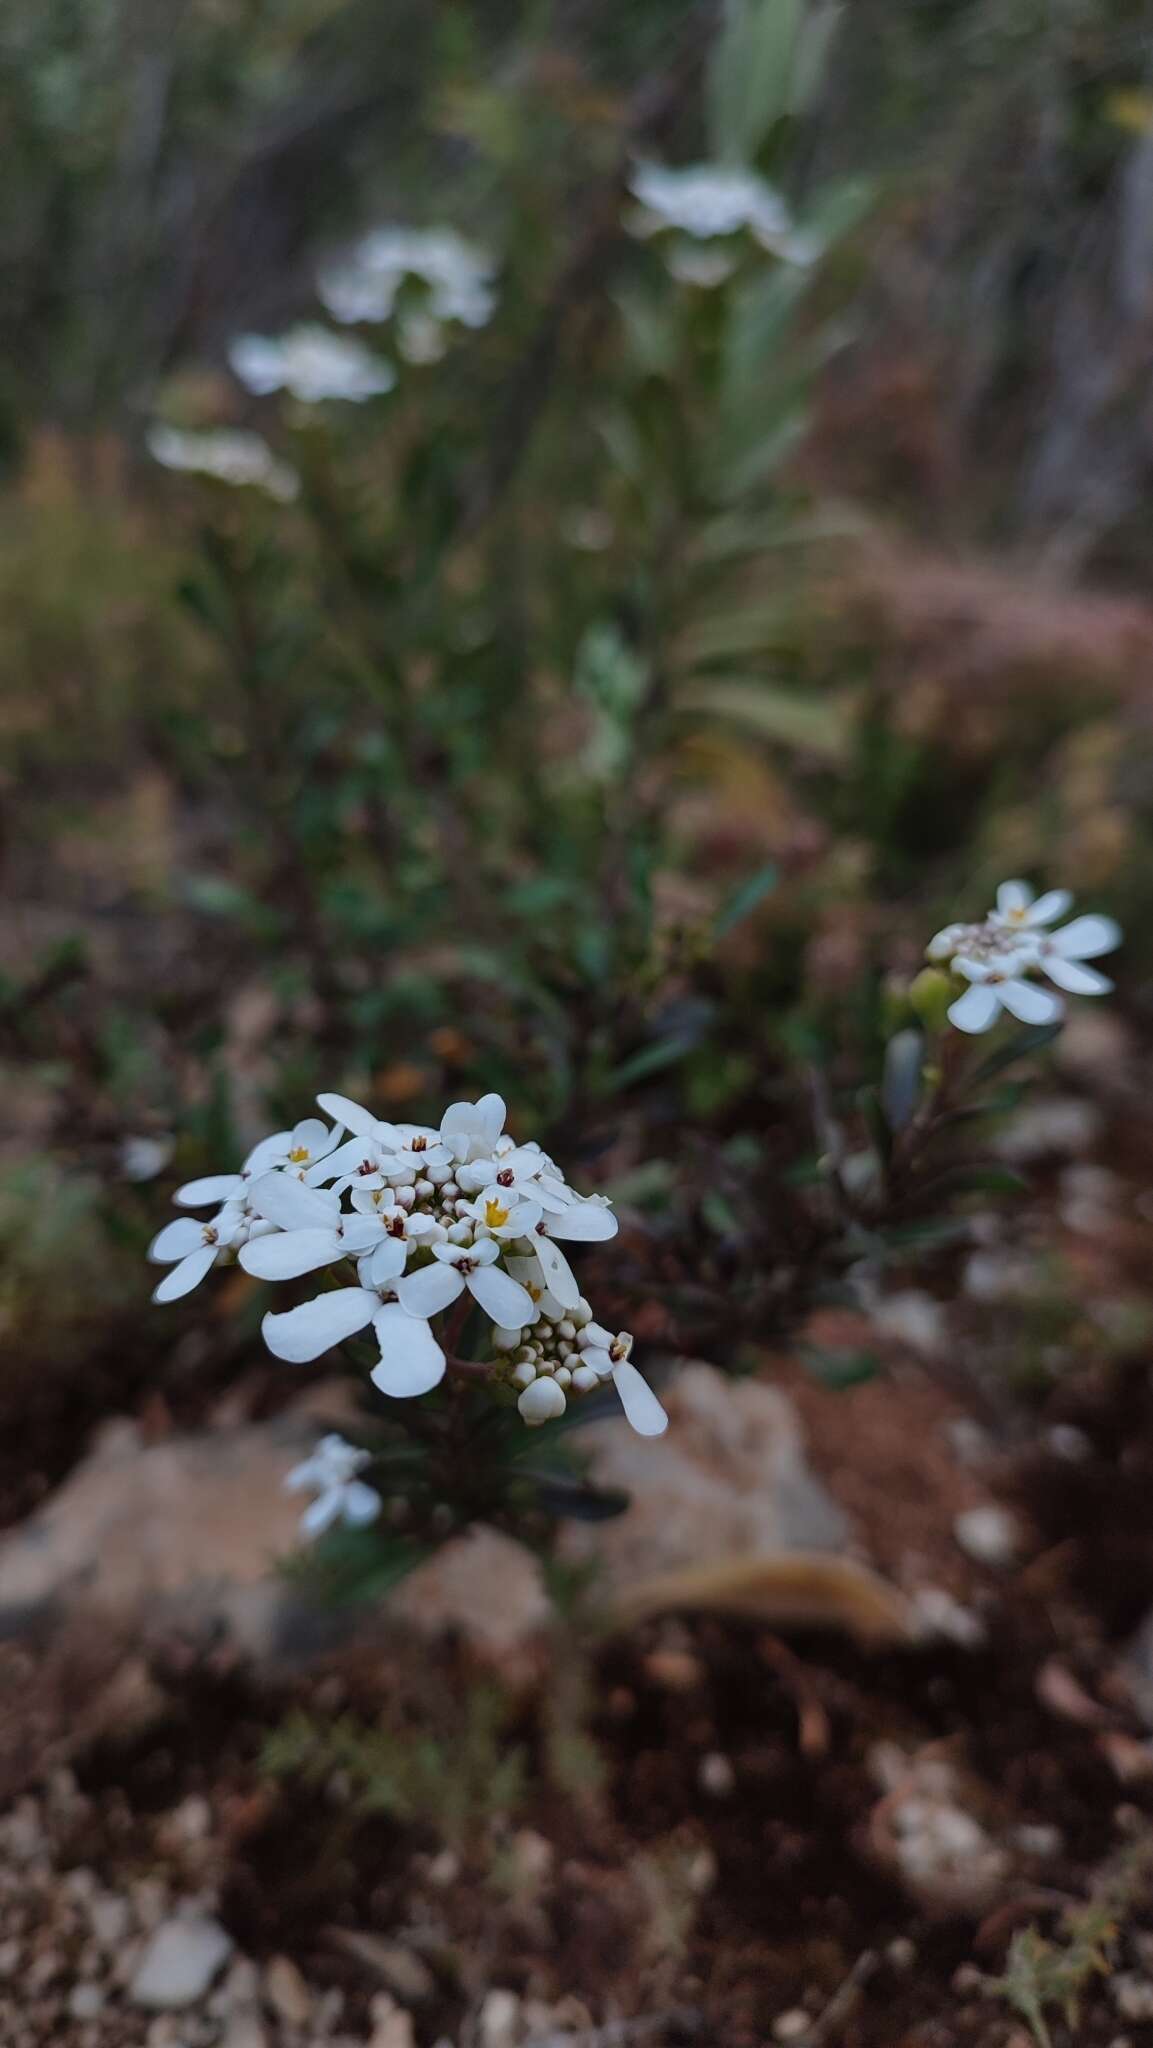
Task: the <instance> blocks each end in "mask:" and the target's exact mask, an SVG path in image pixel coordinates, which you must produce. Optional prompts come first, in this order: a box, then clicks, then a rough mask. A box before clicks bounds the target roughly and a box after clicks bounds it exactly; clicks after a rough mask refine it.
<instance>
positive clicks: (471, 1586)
mask: <svg viewBox="0 0 1153 2048" xmlns="http://www.w3.org/2000/svg"><path fill="white" fill-rule="evenodd" d="M389 1611H390V1614H392V1615H393V1616H395V1617H397V1618H398V1619H400V1620H403V1621H405V1622H407V1623H408V1624H409V1625H410V1626H411V1627H413V1628H415V1629H417V1630H419V1631H420V1632H421V1633H422V1634H424V1635H441V1634H443V1633H445V1631H447V1630H452V1631H453V1632H454V1633H458V1634H460V1635H462V1636H464V1637H465V1639H466V1640H467V1641H468V1643H469V1644H470V1645H471V1647H472V1648H473V1649H474V1650H476V1651H478V1653H479V1654H480V1655H481V1656H483V1657H484V1658H486V1659H487V1660H489V1661H490V1662H492V1663H494V1664H498V1665H501V1666H502V1667H504V1666H505V1665H506V1663H507V1661H508V1660H509V1659H510V1658H512V1656H513V1653H514V1652H516V1651H517V1650H520V1649H522V1648H523V1647H524V1646H525V1645H526V1644H528V1643H530V1642H532V1641H533V1639H534V1638H535V1637H537V1636H538V1635H539V1634H540V1633H541V1632H542V1631H543V1630H544V1628H545V1627H546V1626H547V1624H548V1622H549V1620H550V1617H551V1614H552V1607H551V1603H550V1601H549V1597H548V1594H547V1592H546V1591H545V1585H544V1580H543V1579H542V1577H541V1573H540V1567H539V1565H538V1564H537V1561H536V1559H535V1558H534V1557H533V1556H532V1554H531V1552H530V1551H528V1550H526V1549H525V1548H524V1545H523V1544H520V1543H514V1542H513V1540H512V1538H511V1537H510V1536H503V1535H501V1533H500V1531H499V1530H497V1529H488V1528H484V1527H481V1526H476V1527H473V1528H471V1529H468V1530H466V1531H465V1533H464V1535H462V1536H457V1537H454V1538H453V1540H452V1541H451V1542H449V1543H446V1544H444V1545H443V1547H442V1548H441V1549H440V1550H438V1551H437V1552H436V1554H435V1556H434V1557H431V1558H429V1560H428V1562H427V1563H426V1564H423V1565H420V1566H418V1568H417V1570H416V1571H414V1572H410V1574H409V1576H408V1578H407V1579H405V1581H404V1582H403V1584H402V1585H401V1586H400V1587H399V1588H398V1590H397V1592H396V1594H395V1596H394V1597H393V1599H392V1601H391V1603H390V1608H389ZM506 1675H507V1674H506Z"/></svg>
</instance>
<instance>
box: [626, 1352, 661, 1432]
mask: <svg viewBox="0 0 1153 2048" xmlns="http://www.w3.org/2000/svg"><path fill="white" fill-rule="evenodd" d="M613 1385H614V1387H615V1388H616V1390H617V1393H618V1394H619V1395H620V1397H621V1407H622V1408H623V1409H624V1411H625V1416H626V1419H627V1420H628V1421H629V1422H631V1424H632V1426H633V1428H634V1429H635V1430H636V1433H637V1435H638V1436H663V1435H664V1433H665V1431H666V1429H667V1428H668V1426H669V1418H668V1416H667V1415H666V1414H665V1411H664V1409H663V1408H662V1407H661V1404H660V1402H659V1401H658V1400H657V1397H656V1395H655V1394H654V1392H653V1390H652V1388H651V1387H650V1385H649V1383H648V1381H647V1380H644V1379H642V1378H641V1375H640V1373H639V1372H638V1371H637V1369H636V1366H635V1365H630V1364H629V1362H628V1360H627V1359H624V1360H623V1361H622V1362H621V1364H620V1365H618V1366H617V1368H616V1370H615V1371H614V1373H613Z"/></svg>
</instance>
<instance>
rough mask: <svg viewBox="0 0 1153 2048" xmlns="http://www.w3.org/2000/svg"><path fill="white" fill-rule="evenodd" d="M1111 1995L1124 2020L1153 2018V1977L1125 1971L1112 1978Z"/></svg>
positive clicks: (1110, 1982) (1110, 1983)
mask: <svg viewBox="0 0 1153 2048" xmlns="http://www.w3.org/2000/svg"><path fill="white" fill-rule="evenodd" d="M1109 1995H1110V1997H1111V1998H1112V2000H1113V2003H1114V2005H1115V2006H1116V2008H1117V2011H1118V2012H1119V2014H1120V2015H1121V2018H1122V2019H1123V2020H1153V1979H1150V1978H1149V1977H1141V1976H1138V1974H1137V1972H1136V1971H1135V1970H1128V1971H1125V1972H1123V1973H1121V1974H1119V1975H1118V1976H1115V1977H1112V1978H1110V1980H1109Z"/></svg>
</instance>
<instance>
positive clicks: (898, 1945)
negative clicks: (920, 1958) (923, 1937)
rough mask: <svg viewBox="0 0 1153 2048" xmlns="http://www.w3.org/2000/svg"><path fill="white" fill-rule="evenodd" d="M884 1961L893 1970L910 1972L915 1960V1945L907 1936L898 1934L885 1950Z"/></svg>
mask: <svg viewBox="0 0 1153 2048" xmlns="http://www.w3.org/2000/svg"><path fill="white" fill-rule="evenodd" d="M885 1960H886V1962H887V1963H888V1964H889V1967H890V1969H893V1970H911V1969H912V1967H913V1964H914V1963H915V1962H916V1960H917V1944H916V1942H915V1941H910V1940H909V1937H908V1935H907V1934H898V1935H896V1936H895V1937H894V1939H893V1940H892V1941H891V1942H890V1943H889V1945H888V1947H887V1949H886V1950H885Z"/></svg>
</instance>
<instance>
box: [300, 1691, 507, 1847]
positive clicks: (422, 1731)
mask: <svg viewBox="0 0 1153 2048" xmlns="http://www.w3.org/2000/svg"><path fill="white" fill-rule="evenodd" d="M438 1719H439V1721H440V1722H441V1723H442V1724H443V1726H440V1727H438V1726H437V1721H438ZM509 1719H510V1706H509V1702H508V1700H507V1699H506V1698H505V1696H504V1695H503V1694H502V1693H501V1692H500V1690H499V1688H498V1687H497V1686H495V1685H491V1684H481V1683H474V1684H472V1685H470V1686H468V1687H466V1688H465V1689H464V1691H463V1692H462V1693H460V1694H459V1695H454V1696H453V1698H452V1699H451V1701H450V1702H449V1703H448V1709H447V1710H446V1708H445V1707H444V1706H443V1705H442V1707H441V1709H440V1711H439V1715H438V1713H437V1710H436V1709H435V1708H434V1707H433V1706H432V1705H431V1703H430V1704H429V1706H428V1708H427V1710H426V1711H425V1712H424V1713H422V1716H421V1719H420V1722H419V1724H410V1723H408V1722H406V1721H403V1720H401V1719H399V1718H396V1719H392V1720H387V1719H386V1720H381V1721H379V1722H377V1723H375V1724H374V1725H372V1726H367V1725H365V1724H364V1723H363V1722H361V1721H358V1720H357V1719H355V1717H354V1716H352V1715H351V1714H346V1715H342V1716H341V1717H340V1718H339V1719H337V1720H335V1721H327V1722H322V1721H320V1720H318V1719H314V1718H313V1717H311V1716H310V1715H308V1714H306V1713H304V1712H303V1711H302V1710H297V1711H296V1712H295V1713H293V1714H292V1715H291V1716H290V1717H289V1718H288V1720H286V1721H285V1722H283V1723H282V1724H281V1726H280V1727H279V1728H278V1729H276V1730H275V1731H274V1732H273V1733H272V1734H271V1735H270V1736H269V1737H268V1739H267V1741H266V1743H265V1745H264V1749H263V1752H262V1755H261V1767H262V1769H263V1770H264V1771H265V1772H266V1773H267V1775H268V1776H269V1777H273V1778H290V1777H296V1778H301V1779H303V1780H304V1782H305V1783H307V1784H310V1785H315V1786H317V1787H318V1788H324V1787H325V1786H327V1785H328V1784H329V1783H330V1782H331V1781H332V1780H333V1779H334V1778H337V1777H339V1778H340V1779H342V1780H343V1781H344V1783H345V1784H346V1785H347V1786H348V1787H349V1789H350V1791H351V1795H352V1798H353V1801H354V1803H355V1806H356V1809H357V1810H358V1811H359V1812H360V1813H362V1814H371V1813H385V1814H388V1815H390V1816H391V1817H392V1818H393V1819H395V1820H398V1821H402V1822H404V1823H405V1824H406V1825H408V1826H419V1827H426V1828H429V1829H431V1830H432V1832H433V1833H434V1834H435V1835H436V1836H437V1837H438V1838H439V1840H440V1841H442V1842H443V1843H444V1844H445V1845H446V1846H447V1847H448V1848H451V1849H453V1850H455V1851H456V1852H457V1854H458V1855H461V1856H466V1857H474V1856H476V1855H477V1854H478V1853H479V1851H480V1850H481V1849H482V1848H483V1846H484V1844H485V1841H486V1839H487V1838H488V1836H489V1834H490V1833H491V1831H492V1829H493V1828H494V1826H495V1825H496V1824H497V1823H498V1822H508V1821H510V1820H515V1819H516V1817H517V1815H518V1813H519V1812H520V1810H521V1809H522V1807H523V1804H524V1801H525V1797H526V1768H527V1766H526V1758H525V1752H524V1750H523V1749H522V1748H520V1747H519V1746H517V1745H515V1744H510V1742H509V1740H508V1734H507V1729H508V1723H509Z"/></svg>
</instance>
